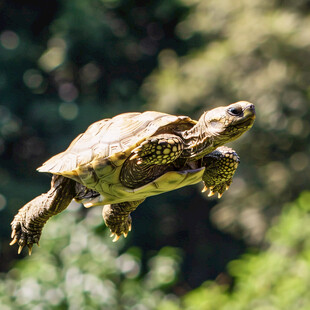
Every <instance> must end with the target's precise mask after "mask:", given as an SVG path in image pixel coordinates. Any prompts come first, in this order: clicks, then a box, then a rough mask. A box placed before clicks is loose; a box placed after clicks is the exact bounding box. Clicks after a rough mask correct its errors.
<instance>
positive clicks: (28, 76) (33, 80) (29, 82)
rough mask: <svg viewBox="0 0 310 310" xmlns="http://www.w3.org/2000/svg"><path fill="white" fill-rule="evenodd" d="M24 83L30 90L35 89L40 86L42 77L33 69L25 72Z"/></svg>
mask: <svg viewBox="0 0 310 310" xmlns="http://www.w3.org/2000/svg"><path fill="white" fill-rule="evenodd" d="M23 80H24V83H25V85H26V86H27V87H29V88H31V89H36V88H38V87H40V86H41V84H42V82H43V76H42V74H41V73H40V71H38V70H35V69H29V70H27V71H26V72H25V73H24V75H23Z"/></svg>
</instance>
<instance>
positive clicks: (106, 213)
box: [102, 199, 144, 242]
mask: <svg viewBox="0 0 310 310" xmlns="http://www.w3.org/2000/svg"><path fill="white" fill-rule="evenodd" d="M143 201H144V199H142V200H138V201H130V202H121V203H116V204H110V205H105V206H104V207H103V210H102V217H103V219H104V221H105V224H106V226H107V227H109V228H110V231H111V237H113V236H114V239H113V242H115V241H117V240H118V239H119V238H120V236H121V235H124V237H125V238H126V237H127V235H128V232H129V231H131V225H132V220H131V216H130V213H131V212H132V211H134V210H135V209H136V208H137V207H138V205H139V204H140V203H142V202H143Z"/></svg>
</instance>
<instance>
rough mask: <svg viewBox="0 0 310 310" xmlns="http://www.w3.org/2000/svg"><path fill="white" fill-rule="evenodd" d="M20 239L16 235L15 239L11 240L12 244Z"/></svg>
mask: <svg viewBox="0 0 310 310" xmlns="http://www.w3.org/2000/svg"><path fill="white" fill-rule="evenodd" d="M17 241H18V238H17V236H14V239H13V240H12V241H11V242H10V245H13V244H15V243H16V242H17Z"/></svg>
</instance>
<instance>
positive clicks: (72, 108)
mask: <svg viewBox="0 0 310 310" xmlns="http://www.w3.org/2000/svg"><path fill="white" fill-rule="evenodd" d="M59 114H60V116H61V117H62V118H64V119H66V120H69V121H72V120H74V119H75V118H76V117H77V116H78V114H79V107H78V106H77V104H75V103H74V102H63V103H62V104H61V105H60V106H59Z"/></svg>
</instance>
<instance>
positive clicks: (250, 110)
mask: <svg viewBox="0 0 310 310" xmlns="http://www.w3.org/2000/svg"><path fill="white" fill-rule="evenodd" d="M243 117H244V118H246V119H248V118H252V119H253V120H254V119H255V106H254V104H249V105H248V106H246V107H245V109H244V110H243Z"/></svg>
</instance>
